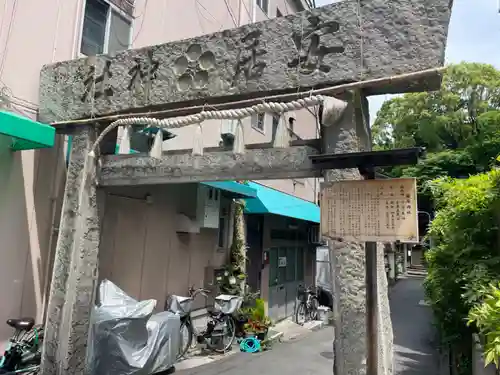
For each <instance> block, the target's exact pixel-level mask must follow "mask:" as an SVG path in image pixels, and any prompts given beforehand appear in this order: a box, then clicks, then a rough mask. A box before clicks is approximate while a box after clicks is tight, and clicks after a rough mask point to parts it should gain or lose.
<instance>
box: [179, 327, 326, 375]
mask: <svg viewBox="0 0 500 375" xmlns="http://www.w3.org/2000/svg"><path fill="white" fill-rule="evenodd" d="M332 341H333V328H331V327H326V328H324V329H322V330H319V331H316V332H311V333H310V334H308V335H306V336H304V337H300V338H298V339H296V340H292V341H289V342H284V343H281V344H280V343H277V344H276V345H275V346H274V347H273V348H272V349H270V350H268V351H265V352H262V353H257V354H249V353H236V354H233V355H231V356H229V357H227V358H224V359H221V360H219V361H216V362H212V363H210V364H208V365H204V366H200V367H196V368H192V369H188V370H181V371H176V372H175V374H178V375H196V374H200V375H279V374H286V375H289V374H300V375H332V372H333V353H332V347H333V345H332Z"/></svg>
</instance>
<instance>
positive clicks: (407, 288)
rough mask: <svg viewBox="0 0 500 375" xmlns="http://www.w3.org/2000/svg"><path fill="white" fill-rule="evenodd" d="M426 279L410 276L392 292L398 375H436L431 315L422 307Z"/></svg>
mask: <svg viewBox="0 0 500 375" xmlns="http://www.w3.org/2000/svg"><path fill="white" fill-rule="evenodd" d="M423 281H424V277H423V276H415V275H413V276H412V275H410V276H408V277H407V278H405V279H402V280H400V281H398V282H397V284H396V285H395V286H394V288H393V289H392V290H391V292H390V304H391V317H392V328H393V331H394V365H395V368H394V373H395V375H437V374H438V373H439V366H438V363H439V357H438V354H437V350H436V344H434V343H433V341H434V329H433V326H432V312H431V310H430V308H429V307H427V306H424V305H423V304H422V302H423V300H424V290H423V286H422V283H423Z"/></svg>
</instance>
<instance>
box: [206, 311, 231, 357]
mask: <svg viewBox="0 0 500 375" xmlns="http://www.w3.org/2000/svg"><path fill="white" fill-rule="evenodd" d="M217 331H222V333H221V334H218V333H215V332H217ZM235 337H236V324H235V323H234V319H233V317H232V316H231V315H224V316H222V317H221V318H220V319H217V325H216V328H215V329H214V331H213V332H212V334H211V335H210V337H208V338H206V343H207V346H208V348H210V349H211V350H213V351H214V352H216V353H226V352H227V351H229V350H230V349H231V346H232V345H233V341H234V338H235ZM214 339H215V340H214ZM219 340H222V343H221V342H220V341H219ZM220 344H222V345H220ZM221 346H222V349H221Z"/></svg>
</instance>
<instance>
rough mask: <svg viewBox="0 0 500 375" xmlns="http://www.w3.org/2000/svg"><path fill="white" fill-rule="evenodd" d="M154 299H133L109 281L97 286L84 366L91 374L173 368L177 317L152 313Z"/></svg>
mask: <svg viewBox="0 0 500 375" xmlns="http://www.w3.org/2000/svg"><path fill="white" fill-rule="evenodd" d="M155 307H156V300H145V301H136V300H135V299H133V298H132V297H130V296H128V295H127V294H126V293H125V292H124V291H122V290H121V289H120V288H118V287H117V286H116V285H115V284H113V283H112V282H111V281H109V280H103V281H102V282H101V285H100V286H99V304H98V306H96V307H95V308H94V311H93V312H92V316H91V329H90V337H89V346H88V353H87V361H88V362H87V366H88V368H89V370H90V373H91V374H94V375H142V374H144V375H146V374H148V375H149V374H154V373H157V372H161V371H165V370H168V369H170V368H172V367H173V366H174V364H175V361H176V355H177V351H178V348H179V341H180V318H179V316H178V315H176V314H173V313H171V312H168V311H165V312H160V313H157V314H153V312H154V309H155Z"/></svg>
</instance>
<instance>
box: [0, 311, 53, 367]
mask: <svg viewBox="0 0 500 375" xmlns="http://www.w3.org/2000/svg"><path fill="white" fill-rule="evenodd" d="M7 324H8V325H9V326H11V327H12V328H14V329H15V332H14V335H13V336H12V337H11V339H10V340H9V343H8V345H7V348H6V349H5V351H4V354H3V356H2V357H0V374H3V375H11V374H38V372H39V370H40V362H41V359H42V352H41V349H42V348H41V347H42V346H41V343H42V340H43V327H42V326H35V320H34V319H32V318H23V319H9V320H7Z"/></svg>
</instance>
